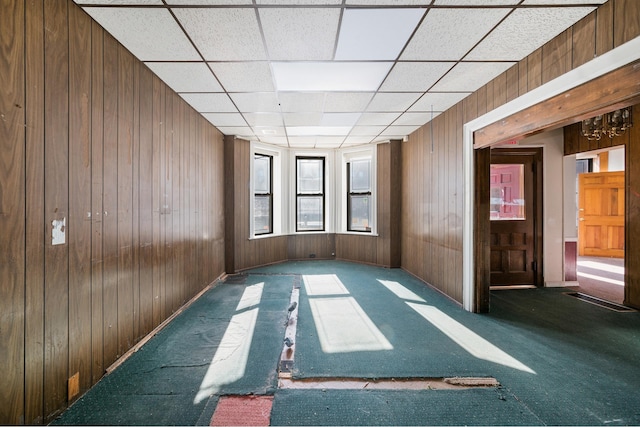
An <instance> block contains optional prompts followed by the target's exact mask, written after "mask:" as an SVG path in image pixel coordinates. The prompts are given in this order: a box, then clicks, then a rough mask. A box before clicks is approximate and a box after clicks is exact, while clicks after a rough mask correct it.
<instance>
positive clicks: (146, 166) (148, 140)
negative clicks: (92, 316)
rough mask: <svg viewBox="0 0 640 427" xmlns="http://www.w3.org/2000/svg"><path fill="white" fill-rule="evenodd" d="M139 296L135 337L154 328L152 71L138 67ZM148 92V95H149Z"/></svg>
mask: <svg viewBox="0 0 640 427" xmlns="http://www.w3.org/2000/svg"><path fill="white" fill-rule="evenodd" d="M139 73H140V80H139V82H140V83H139V86H140V90H139V99H140V101H139V102H140V104H139V105H140V119H139V123H140V130H139V138H140V141H139V169H138V170H139V177H138V181H139V192H138V194H139V203H138V209H139V245H140V249H139V254H138V260H139V261H138V265H139V281H140V285H139V295H140V297H139V300H140V308H139V311H140V329H139V332H138V335H137V337H141V336H145V335H146V334H148V333H149V332H151V330H152V329H153V300H154V298H153V296H154V295H153V265H154V264H153V209H154V205H153V182H154V179H153V178H154V176H153V127H154V126H153V124H154V123H153V96H152V95H151V94H153V75H152V74H151V71H149V69H148V68H146V67H139ZM150 95H151V96H150Z"/></svg>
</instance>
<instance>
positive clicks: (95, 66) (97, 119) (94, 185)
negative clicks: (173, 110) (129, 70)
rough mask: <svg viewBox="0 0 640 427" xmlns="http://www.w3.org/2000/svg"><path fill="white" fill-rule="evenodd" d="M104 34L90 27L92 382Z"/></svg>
mask: <svg viewBox="0 0 640 427" xmlns="http://www.w3.org/2000/svg"><path fill="white" fill-rule="evenodd" d="M103 46H104V30H103V29H102V28H101V27H100V26H99V25H98V24H97V23H96V22H92V23H91V341H92V346H91V350H92V352H91V353H92V355H91V359H92V360H91V382H92V383H93V384H95V383H96V382H97V381H98V379H99V378H100V377H102V374H103V373H104V355H103V340H102V338H103V334H104V324H103V310H102V303H103V287H102V273H103V250H102V242H103V238H102V235H103V234H102V232H103V230H102V226H103V217H104V209H103V203H102V197H103V149H104V147H103V145H104V144H103V138H104V125H103V123H104V115H103V111H104V86H103V85H104V65H103V51H104V50H103Z"/></svg>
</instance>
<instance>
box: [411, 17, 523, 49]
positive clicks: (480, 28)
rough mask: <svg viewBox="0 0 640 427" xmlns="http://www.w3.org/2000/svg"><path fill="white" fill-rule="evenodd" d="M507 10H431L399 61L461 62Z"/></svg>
mask: <svg viewBox="0 0 640 427" xmlns="http://www.w3.org/2000/svg"><path fill="white" fill-rule="evenodd" d="M510 10H511V9H499V8H496V9H432V10H430V11H429V13H427V16H426V17H425V19H424V21H422V23H421V24H420V27H419V28H418V30H417V31H416V33H415V34H414V35H413V37H412V38H411V41H410V42H409V44H408V45H407V48H406V49H405V51H404V52H403V53H402V57H401V59H402V60H419V61H427V60H454V61H457V60H460V59H461V58H462V57H463V56H464V55H466V53H467V52H469V50H470V49H471V48H472V47H473V46H475V45H476V43H478V42H479V41H480V40H481V39H482V37H484V35H485V34H486V33H487V32H489V31H490V30H491V29H492V28H493V27H495V26H496V24H497V23H498V22H500V20H501V19H502V18H504V17H505V16H506V15H507V13H508V12H509V11H510ZM454 22H455V25H452V23H454ZM461 28H464V37H461V36H460V29H461Z"/></svg>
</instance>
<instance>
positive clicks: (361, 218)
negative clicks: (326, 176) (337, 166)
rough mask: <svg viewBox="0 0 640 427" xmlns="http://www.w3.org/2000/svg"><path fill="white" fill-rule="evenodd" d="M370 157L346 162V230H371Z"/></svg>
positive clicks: (367, 231) (368, 231)
mask: <svg viewBox="0 0 640 427" xmlns="http://www.w3.org/2000/svg"><path fill="white" fill-rule="evenodd" d="M371 211H372V197H371V159H363V160H352V161H350V162H348V163H347V231H359V232H366V233H370V232H371V222H372V221H371V220H372V217H371Z"/></svg>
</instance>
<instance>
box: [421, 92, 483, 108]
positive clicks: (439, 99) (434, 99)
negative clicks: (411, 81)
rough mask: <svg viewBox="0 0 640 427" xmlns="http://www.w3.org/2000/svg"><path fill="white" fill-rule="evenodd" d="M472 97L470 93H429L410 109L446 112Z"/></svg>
mask: <svg viewBox="0 0 640 427" xmlns="http://www.w3.org/2000/svg"><path fill="white" fill-rule="evenodd" d="M469 95H470V92H462V93H458V92H436V93H432V92H427V93H425V94H424V95H422V97H421V98H420V99H419V100H418V101H417V102H416V103H415V104H413V105H412V106H411V108H409V111H424V112H430V111H431V110H434V111H445V110H447V109H448V108H449V107H451V106H453V105H455V104H457V103H458V102H460V101H462V100H463V99H465V98H466V97H467V96H469Z"/></svg>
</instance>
